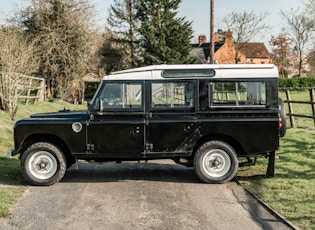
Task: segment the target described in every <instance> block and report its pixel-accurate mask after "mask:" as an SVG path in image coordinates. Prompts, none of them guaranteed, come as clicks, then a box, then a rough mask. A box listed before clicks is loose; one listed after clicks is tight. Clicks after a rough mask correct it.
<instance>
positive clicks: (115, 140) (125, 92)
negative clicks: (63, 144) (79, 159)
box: [87, 81, 145, 159]
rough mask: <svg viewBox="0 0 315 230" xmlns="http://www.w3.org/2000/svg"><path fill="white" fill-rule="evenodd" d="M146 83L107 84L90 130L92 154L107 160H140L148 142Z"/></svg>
mask: <svg viewBox="0 0 315 230" xmlns="http://www.w3.org/2000/svg"><path fill="white" fill-rule="evenodd" d="M142 90H143V82H141V81H138V82H137V81H131V82H126V81H124V82H120V81H115V82H113V81H108V82H103V86H102V87H101V88H100V90H99V93H98V95H97V97H96V100H95V103H94V104H95V107H97V109H96V110H95V111H94V112H92V115H91V120H90V123H89V129H88V140H87V141H88V146H87V147H88V150H89V152H91V153H94V154H103V157H104V158H113V159H114V158H125V159H126V158H130V159H133V158H139V156H141V153H142V152H143V149H144V142H145V113H144V103H143V101H144V94H143V92H142Z"/></svg>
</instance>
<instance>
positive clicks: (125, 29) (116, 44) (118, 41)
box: [103, 0, 140, 70]
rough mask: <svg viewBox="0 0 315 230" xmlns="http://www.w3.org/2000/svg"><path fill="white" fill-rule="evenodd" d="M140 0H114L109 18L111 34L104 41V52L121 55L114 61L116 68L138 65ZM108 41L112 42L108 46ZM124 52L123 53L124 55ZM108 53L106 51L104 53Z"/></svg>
mask: <svg viewBox="0 0 315 230" xmlns="http://www.w3.org/2000/svg"><path fill="white" fill-rule="evenodd" d="M137 1H138V0H114V4H113V5H111V7H110V11H109V13H110V15H109V17H108V19H107V22H108V25H109V29H110V33H112V34H114V35H115V36H111V37H110V39H109V40H107V41H105V42H104V47H103V48H105V47H107V49H103V52H104V51H105V50H107V51H106V52H108V53H110V54H111V55H114V56H115V57H118V56H121V59H120V60H117V58H116V61H118V62H116V63H112V64H114V66H115V70H119V69H127V68H133V67H137V66H138V65H139V62H140V58H139V48H140V47H139V36H140V35H139V20H138V17H137V16H138V15H137V9H136V4H137ZM108 42H110V43H111V45H110V46H108V45H109V44H108ZM122 54H123V55H122ZM104 55H106V53H104Z"/></svg>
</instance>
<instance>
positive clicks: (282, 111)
mask: <svg viewBox="0 0 315 230" xmlns="http://www.w3.org/2000/svg"><path fill="white" fill-rule="evenodd" d="M278 105H279V115H280V117H281V124H282V126H281V127H280V130H279V135H280V137H284V135H285V134H286V132H287V121H286V114H285V109H284V103H283V101H282V99H281V98H280V97H279V98H278Z"/></svg>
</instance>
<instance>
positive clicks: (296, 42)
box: [281, 9, 314, 76]
mask: <svg viewBox="0 0 315 230" xmlns="http://www.w3.org/2000/svg"><path fill="white" fill-rule="evenodd" d="M281 15H282V18H283V19H284V21H285V23H286V26H285V30H286V32H287V34H288V37H289V39H290V41H291V42H292V45H293V46H294V48H293V49H294V51H295V52H296V53H297V55H298V58H299V61H298V63H299V64H298V75H299V76H301V73H302V69H303V62H305V60H304V59H305V57H306V56H305V52H306V49H307V45H308V43H309V40H310V38H311V33H312V32H313V30H314V21H313V20H311V19H310V18H309V17H308V14H307V13H306V12H300V11H299V9H296V10H291V12H285V11H281Z"/></svg>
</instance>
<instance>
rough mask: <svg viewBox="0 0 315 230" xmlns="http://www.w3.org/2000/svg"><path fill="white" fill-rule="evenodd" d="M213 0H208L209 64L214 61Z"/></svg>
mask: <svg viewBox="0 0 315 230" xmlns="http://www.w3.org/2000/svg"><path fill="white" fill-rule="evenodd" d="M213 34H214V0H210V47H209V48H210V53H209V62H210V64H213V63H214V40H213Z"/></svg>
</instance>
